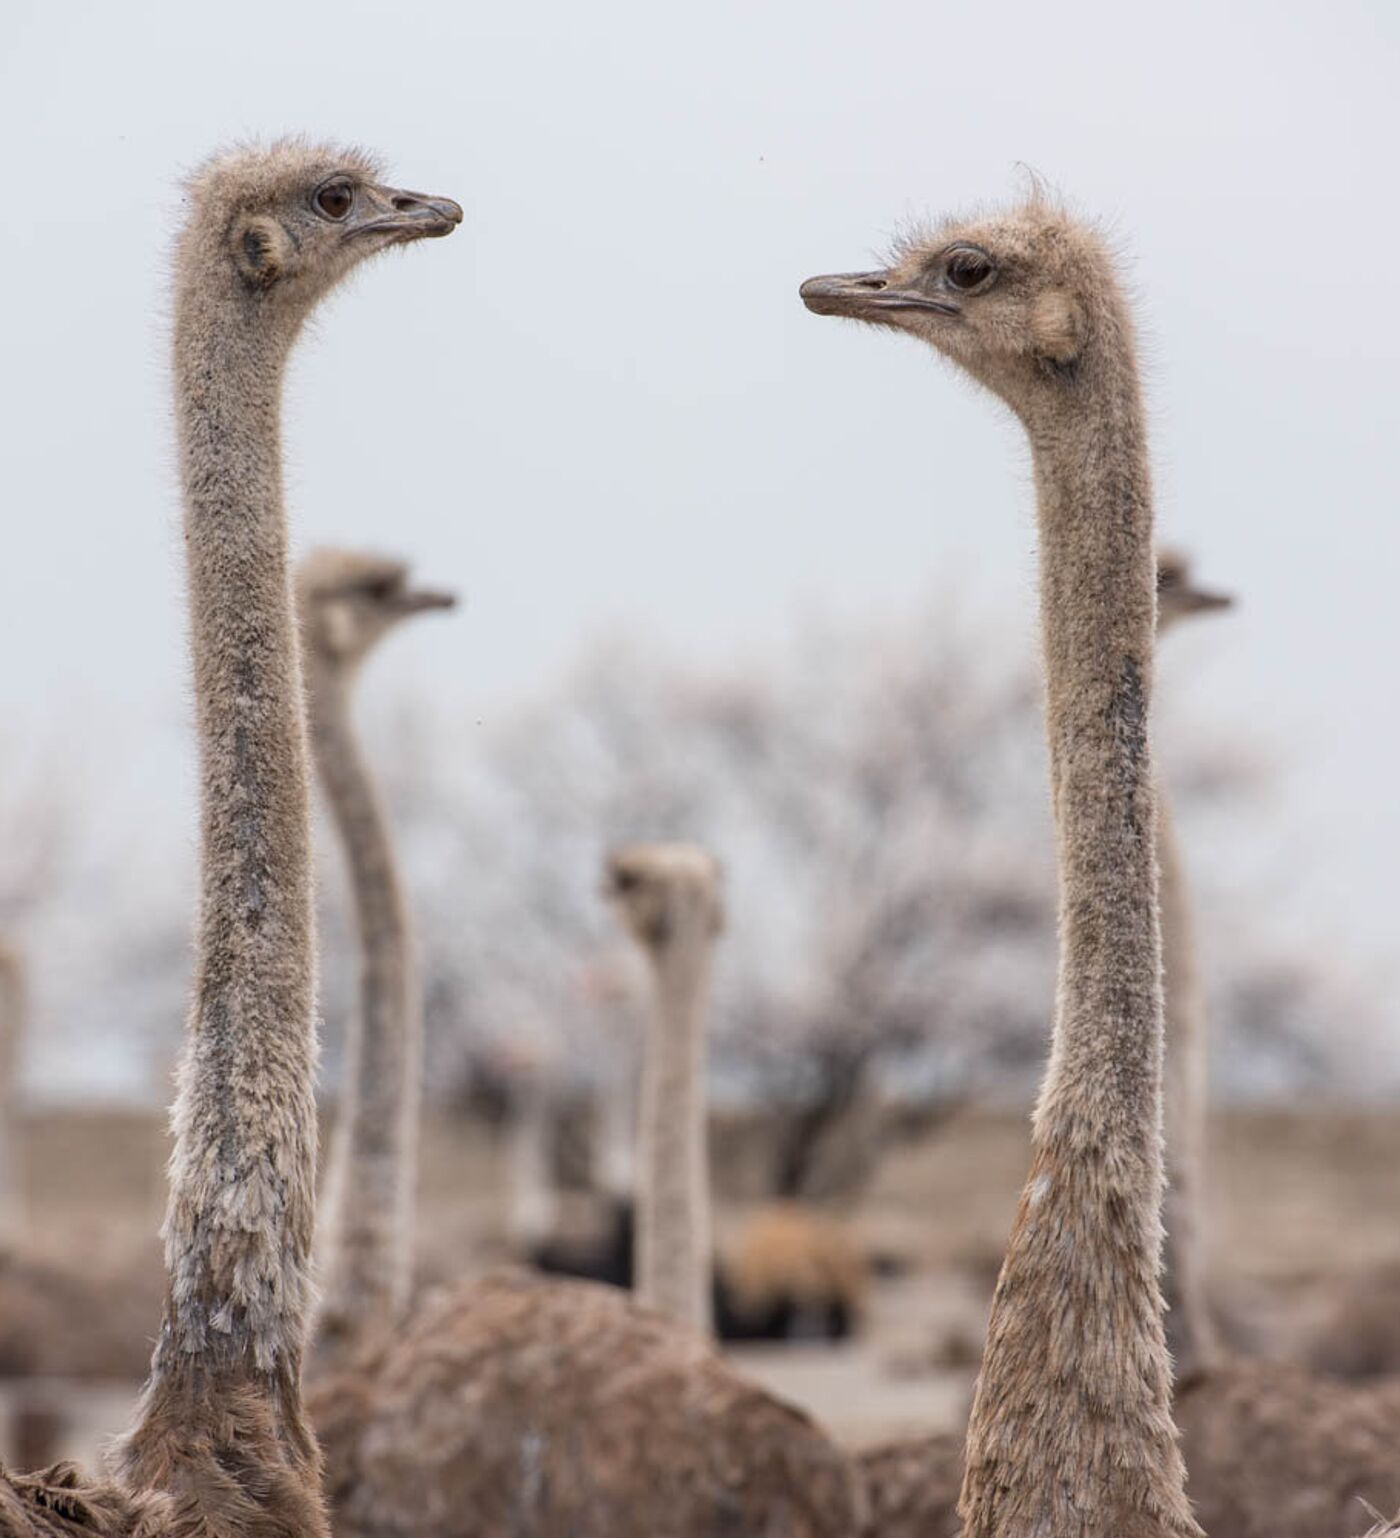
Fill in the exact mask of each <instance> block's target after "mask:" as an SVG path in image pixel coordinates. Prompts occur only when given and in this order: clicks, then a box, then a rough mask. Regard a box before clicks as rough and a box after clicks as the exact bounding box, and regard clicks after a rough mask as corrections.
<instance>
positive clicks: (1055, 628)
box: [960, 314, 1196, 1538]
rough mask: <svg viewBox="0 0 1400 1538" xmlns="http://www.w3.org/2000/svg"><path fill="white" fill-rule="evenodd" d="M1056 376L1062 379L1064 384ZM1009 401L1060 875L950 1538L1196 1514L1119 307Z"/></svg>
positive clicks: (1131, 394) (1145, 629) (1150, 622)
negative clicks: (1028, 546)
mask: <svg viewBox="0 0 1400 1538" xmlns="http://www.w3.org/2000/svg"><path fill="white" fill-rule="evenodd" d="M1067 388H1069V387H1067ZM1072 388H1073V390H1074V393H1075V397H1076V398H1075V399H1073V400H1064V401H1063V402H1061V401H1056V402H1055V404H1054V406H1053V407H1052V409H1051V412H1050V413H1049V415H1048V416H1047V417H1044V418H1041V419H1039V420H1037V419H1035V418H1034V417H1033V415H1031V414H1028V427H1029V429H1030V436H1031V442H1032V447H1033V451H1034V458H1035V476H1036V488H1037V502H1038V521H1039V528H1040V551H1041V556H1040V559H1041V624H1042V637H1043V643H1044V654H1045V676H1046V719H1047V729H1048V736H1049V746H1050V766H1051V787H1052V797H1053V806H1054V813H1055V821H1056V831H1057V852H1058V864H1059V879H1060V974H1059V987H1058V997H1057V1006H1056V1015H1055V1027H1054V1036H1053V1045H1052V1049H1051V1055H1050V1063H1049V1067H1048V1070H1047V1074H1046V1079H1045V1083H1044V1086H1043V1088H1042V1091H1041V1095H1040V1101H1039V1104H1038V1106H1037V1108H1036V1115H1035V1122H1034V1135H1033V1154H1032V1163H1031V1171H1030V1177H1029V1181H1028V1183H1027V1186H1026V1189H1025V1192H1024V1193H1023V1195H1022V1198H1021V1203H1020V1208H1019V1211H1018V1213H1017V1218H1016V1223H1015V1226H1014V1228H1013V1230H1012V1235H1011V1240H1010V1244H1009V1247H1008V1251H1007V1256H1006V1262H1005V1264H1004V1266H1003V1268H1002V1274H1001V1278H1000V1280H999V1282H998V1285H997V1292H996V1299H995V1302H994V1304H993V1309H992V1317H991V1321H990V1324H989V1327H988V1339H987V1347H986V1353H985V1356H984V1358H983V1365H982V1374H981V1377H980V1379H979V1382H978V1389H977V1395H976V1399H975V1402H974V1405H973V1411H972V1418H971V1422H970V1424H969V1428H968V1442H967V1476H966V1483H965V1485H964V1489H963V1497H962V1502H961V1505H960V1509H961V1511H962V1514H963V1517H964V1532H965V1534H966V1538H993V1535H995V1538H1029V1535H1030V1534H1032V1533H1041V1532H1044V1533H1057V1534H1058V1533H1065V1532H1070V1531H1073V1532H1075V1533H1077V1534H1079V1535H1081V1538H1110V1535H1112V1538H1147V1535H1149V1534H1151V1535H1161V1534H1167V1533H1172V1534H1188V1533H1194V1532H1195V1531H1196V1529H1195V1525H1194V1523H1193V1521H1192V1519H1191V1516H1190V1512H1189V1508H1188V1507H1187V1505H1186V1501H1185V1496H1184V1492H1183V1483H1184V1474H1183V1470H1182V1466H1181V1460H1180V1455H1179V1453H1178V1451H1177V1447H1176V1442H1175V1437H1174V1433H1173V1429H1172V1425H1171V1419H1170V1413H1169V1408H1168V1406H1169V1396H1170V1372H1169V1363H1168V1359H1167V1354H1166V1348H1165V1344H1164V1341H1163V1335H1162V1321H1161V1300H1160V1293H1159V1289H1158V1266H1159V1259H1160V1247H1161V1226H1160V1206H1161V1195H1162V1156H1161V1059H1162V1004H1161V990H1160V984H1159V964H1160V941H1159V935H1158V918H1157V873H1156V861H1155V854H1154V812H1153V794H1152V772H1151V763H1150V754H1149V749H1148V736H1147V720H1148V702H1149V697H1150V688H1151V670H1152V656H1153V643H1154V625H1155V617H1156V606H1155V598H1154V593H1155V563H1154V555H1153V549H1152V506H1151V491H1150V485H1149V475H1148V465H1147V454H1146V442H1145V434H1144V429H1143V421H1142V409H1141V403H1140V400H1139V396H1138V387H1137V380H1136V374H1135V369H1134V364H1133V358H1132V347H1131V342H1130V340H1129V336H1128V330H1127V319H1126V316H1123V315H1121V314H1118V315H1109V316H1108V317H1106V319H1105V324H1104V326H1103V328H1102V330H1101V340H1100V352H1099V355H1098V356H1097V357H1088V358H1086V359H1085V360H1083V363H1082V364H1081V373H1080V376H1079V378H1078V379H1077V380H1076V381H1075V383H1074V385H1073V387H1072Z"/></svg>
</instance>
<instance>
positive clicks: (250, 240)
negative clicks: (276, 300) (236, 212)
mask: <svg viewBox="0 0 1400 1538" xmlns="http://www.w3.org/2000/svg"><path fill="white" fill-rule="evenodd" d="M291 251H292V244H291V241H290V240H288V238H287V232H286V231H285V230H284V229H283V228H282V226H281V225H280V224H278V223H277V221H276V220H275V219H266V218H253V219H244V220H242V221H241V222H240V223H239V224H238V225H237V226H236V227H235V229H234V232H233V259H234V262H235V263H236V264H237V267H238V270H239V271H240V272H241V273H242V274H243V276H244V277H245V278H246V279H247V280H248V281H249V282H250V283H254V284H256V285H257V286H258V287H259V288H271V287H272V285H273V284H274V283H276V282H277V280H278V279H279V278H280V277H281V276H282V273H283V271H284V270H285V268H286V265H287V261H288V259H289V257H290V256H291Z"/></svg>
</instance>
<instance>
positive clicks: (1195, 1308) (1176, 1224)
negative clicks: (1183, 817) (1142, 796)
mask: <svg viewBox="0 0 1400 1538" xmlns="http://www.w3.org/2000/svg"><path fill="white" fill-rule="evenodd" d="M1157 864H1158V868H1159V869H1160V871H1161V886H1162V891H1161V907H1162V982H1163V987H1164V989H1165V992H1166V1067H1165V1075H1164V1083H1163V1091H1164V1094H1163V1110H1164V1122H1165V1131H1166V1157H1167V1171H1166V1173H1167V1186H1166V1196H1165V1198H1164V1201H1163V1217H1164V1227H1165V1229H1166V1237H1165V1239H1164V1241H1163V1248H1162V1262H1163V1263H1162V1290H1163V1292H1164V1294H1165V1297H1166V1304H1167V1346H1168V1348H1169V1349H1170V1351H1171V1356H1172V1362H1173V1365H1174V1366H1175V1369H1176V1378H1177V1382H1178V1383H1183V1382H1185V1381H1187V1380H1188V1379H1190V1378H1191V1377H1193V1376H1195V1375H1196V1374H1197V1373H1199V1372H1201V1371H1203V1370H1204V1369H1206V1368H1208V1367H1210V1366H1212V1365H1213V1364H1214V1362H1215V1361H1216V1359H1217V1358H1218V1355H1219V1341H1218V1339H1217V1337H1216V1332H1215V1325H1214V1322H1213V1321H1212V1319H1211V1317H1210V1305H1209V1301H1208V1299H1207V1296H1206V1287H1205V1258H1204V1246H1203V1243H1202V1233H1201V1228H1202V1223H1203V1219H1204V1213H1203V1210H1202V1207H1203V1202H1204V1194H1205V1193H1204V1182H1203V1180H1202V1168H1203V1165H1204V1161H1205V1142H1206V1105H1207V1102H1208V1098H1209V1090H1208V1084H1209V1063H1208V1060H1207V1027H1206V1008H1205V998H1204V996H1203V993H1202V988H1201V977H1200V969H1199V967H1198V965H1197V960H1196V935H1195V925H1194V923H1193V921H1192V916H1191V898H1190V893H1189V891H1188V889H1187V886H1186V876H1185V871H1184V870H1183V867H1182V863H1181V850H1180V847H1179V845H1178V844H1177V839H1176V828H1175V825H1174V823H1173V821H1172V817H1171V807H1170V804H1169V802H1168V800H1167V798H1166V795H1165V794H1164V792H1163V789H1162V784H1161V781H1160V780H1159V781H1158V785H1157Z"/></svg>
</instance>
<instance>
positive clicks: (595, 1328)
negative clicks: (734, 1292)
mask: <svg viewBox="0 0 1400 1538" xmlns="http://www.w3.org/2000/svg"><path fill="white" fill-rule="evenodd" d="M311 1409H312V1413H313V1415H314V1416H315V1417H316V1421H317V1425H318V1427H319V1428H320V1431H321V1435H322V1437H323V1439H324V1445H325V1451H326V1492H327V1495H328V1497H329V1499H330V1501H331V1504H332V1507H333V1509H334V1511H335V1530H336V1533H337V1534H338V1535H339V1538H371V1535H373V1538H392V1535H394V1534H403V1535H405V1538H407V1535H409V1534H416V1535H423V1538H445V1535H449V1534H450V1535H452V1538H507V1535H509V1538H634V1535H635V1538H712V1535H719V1534H729V1533H732V1534H735V1535H736V1538H737V1535H740V1534H742V1535H744V1538H850V1535H852V1534H854V1533H856V1532H857V1531H858V1530H859V1522H860V1507H859V1504H858V1493H857V1487H856V1482H855V1479H854V1477H853V1474H852V1471H851V1468H850V1464H849V1462H848V1460H847V1459H846V1458H845V1456H844V1455H842V1454H841V1453H839V1452H837V1451H836V1449H835V1448H833V1446H832V1445H831V1443H830V1441H829V1440H828V1438H827V1437H826V1436H825V1435H824V1434H823V1433H822V1432H821V1431H819V1430H818V1429H817V1428H816V1427H815V1426H814V1425H812V1423H811V1422H810V1421H809V1420H808V1419H807V1418H806V1417H805V1416H804V1415H803V1414H802V1413H801V1412H800V1411H798V1410H796V1409H793V1408H790V1407H789V1406H787V1405H785V1404H783V1403H781V1402H780V1401H778V1400H776V1399H774V1398H773V1397H772V1396H771V1395H769V1394H767V1393H764V1392H763V1391H762V1390H760V1389H757V1388H755V1387H754V1386H753V1385H751V1384H749V1383H748V1382H746V1381H745V1380H744V1379H743V1378H742V1377H741V1376H740V1375H739V1374H738V1373H736V1372H734V1371H733V1370H732V1369H731V1368H730V1367H728V1366H727V1365H726V1364H725V1363H724V1362H723V1361H721V1360H720V1358H719V1356H718V1355H717V1354H716V1353H715V1352H714V1350H713V1349H712V1348H711V1347H710V1346H709V1345H708V1344H707V1343H706V1342H705V1341H704V1340H703V1339H702V1338H701V1337H700V1336H698V1335H697V1334H695V1333H694V1332H693V1331H691V1330H689V1329H687V1328H685V1327H684V1326H682V1325H679V1324H675V1323H672V1322H671V1321H670V1320H668V1319H666V1318H664V1317H663V1316H662V1315H660V1314H658V1313H655V1312H653V1311H652V1310H650V1309H646V1308H642V1307H640V1306H639V1305H637V1304H635V1303H633V1302H632V1301H631V1300H630V1299H629V1298H627V1297H626V1296H625V1295H624V1294H622V1293H621V1292H619V1291H618V1290H617V1289H615V1288H611V1287H605V1286H600V1285H596V1284H593V1283H589V1282H557V1281H550V1280H545V1279H541V1278H536V1277H530V1276H525V1275H517V1274H513V1273H512V1274H509V1275H501V1276H493V1277H488V1278H486V1279H485V1280H483V1281H481V1282H478V1283H475V1284H472V1285H469V1286H466V1287H462V1288H458V1289H453V1290H451V1291H448V1292H444V1293H441V1294H439V1295H438V1296H437V1297H435V1298H433V1299H430V1300H429V1301H428V1302H427V1303H426V1304H425V1306H424V1307H423V1308H422V1309H421V1310H420V1311H419V1312H418V1314H417V1315H416V1317H415V1318H414V1320H413V1321H412V1322H411V1323H410V1324H409V1326H408V1327H407V1328H406V1329H405V1330H404V1332H403V1333H402V1335H401V1336H399V1337H398V1338H396V1339H394V1340H392V1341H391V1342H390V1343H388V1344H387V1345H386V1346H385V1347H384V1348H383V1349H382V1350H381V1352H380V1353H379V1354H378V1355H377V1357H376V1358H374V1359H373V1360H372V1361H371V1362H369V1363H367V1364H366V1366H365V1367H364V1368H363V1369H362V1370H361V1371H360V1372H358V1373H355V1374H353V1375H350V1376H349V1377H348V1378H346V1379H342V1380H337V1379H335V1378H331V1379H329V1380H327V1381H326V1382H325V1383H324V1384H322V1385H320V1386H318V1388H317V1389H316V1390H315V1391H314V1392H313V1393H312V1396H311Z"/></svg>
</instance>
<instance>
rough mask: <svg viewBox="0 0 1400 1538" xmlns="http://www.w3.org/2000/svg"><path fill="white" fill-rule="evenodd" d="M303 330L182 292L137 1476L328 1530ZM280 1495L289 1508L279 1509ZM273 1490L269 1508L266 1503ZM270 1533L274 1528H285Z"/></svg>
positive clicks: (129, 1448)
mask: <svg viewBox="0 0 1400 1538" xmlns="http://www.w3.org/2000/svg"><path fill="white" fill-rule="evenodd" d="M293 336H294V328H293V327H287V328H283V329H281V330H280V331H279V330H277V329H276V328H271V327H269V326H268V325H267V323H266V321H265V320H262V319H261V318H260V316H259V314H258V312H257V310H256V308H255V306H254V305H253V304H252V303H250V302H246V301H245V302H242V303H240V302H238V301H236V300H233V299H232V298H229V299H226V300H224V301H222V302H214V301H210V300H208V299H206V298H204V297H203V296H202V294H201V291H200V289H199V287H198V285H197V284H195V283H192V282H191V281H190V280H189V279H188V278H184V279H182V281H181V284H180V286H179V288H178V290H177V294H176V310H175V376H176V396H177V430H178V438H179V460H180V470H181V478H182V481H183V487H184V501H185V547H186V556H187V560H188V587H189V602H190V609H191V645H192V651H193V661H194V685H195V703H196V719H197V733H198V740H199V759H200V875H199V909H198V920H197V932H196V940H195V968H194V984H193V1000H192V1004H191V1010H190V1016H189V1020H188V1026H187V1033H186V1043H185V1049H184V1054H183V1057H182V1060H181V1064H180V1069H179V1073H178V1083H177V1092H176V1099H175V1108H174V1113H173V1132H174V1151H173V1154H172V1157H171V1161H170V1196H169V1205H168V1207H167V1210H166V1218H165V1225H164V1230H163V1232H164V1238H165V1255H166V1267H167V1273H168V1276H167V1292H166V1300H165V1308H164V1318H163V1321H162V1325H161V1331H160V1337H159V1340H158V1341H157V1344H156V1347H155V1353H154V1356H153V1359H152V1364H151V1376H150V1379H149V1380H148V1383H147V1386H146V1390H145V1394H144V1397H143V1400H142V1402H141V1405H140V1407H139V1410H138V1417H137V1423H136V1427H135V1429H134V1430H133V1431H132V1432H131V1433H130V1435H129V1436H128V1437H127V1438H126V1440H125V1442H124V1443H123V1444H122V1446H121V1447H120V1449H119V1450H118V1463H119V1467H120V1469H121V1471H122V1474H123V1476H124V1478H125V1479H126V1480H127V1481H128V1482H129V1483H130V1484H133V1485H135V1486H138V1487H145V1488H155V1489H167V1490H174V1491H175V1492H176V1493H178V1494H183V1495H189V1496H192V1498H194V1499H195V1500H196V1501H197V1502H202V1501H203V1499H204V1495H203V1494H202V1493H201V1492H202V1491H204V1489H205V1482H206V1481H207V1480H208V1479H209V1478H210V1477H211V1475H210V1461H211V1457H212V1459H213V1460H214V1461H215V1462H217V1463H218V1465H219V1467H220V1468H222V1469H223V1470H224V1474H223V1476H221V1477H223V1478H225V1480H226V1481H238V1482H239V1483H240V1484H242V1483H243V1480H242V1475H243V1474H244V1473H246V1472H247V1471H248V1470H249V1469H250V1467H251V1468H254V1469H256V1474H255V1475H252V1474H250V1475H249V1477H248V1479H247V1485H246V1488H247V1490H248V1491H249V1492H250V1494H249V1496H248V1498H249V1499H250V1500H251V1501H255V1502H257V1504H258V1507H259V1509H268V1510H272V1509H278V1510H281V1511H283V1512H285V1511H287V1510H294V1511H295V1510H297V1509H298V1504H300V1515H299V1516H298V1517H297V1518H296V1521H297V1523H298V1525H300V1526H301V1527H302V1528H303V1529H304V1530H305V1531H306V1532H310V1533H317V1532H324V1531H325V1522H324V1516H323V1514H322V1512H321V1508H320V1505H319V1497H318V1495H317V1493H316V1492H317V1489H318V1480H317V1473H318V1470H319V1454H318V1453H317V1450H316V1447H315V1443H314V1441H313V1439H312V1437H311V1435H310V1432H309V1430H308V1428H307V1426H306V1423H305V1421H304V1420H303V1418H302V1411H301V1393H300V1374H301V1357H302V1347H303V1342H304V1339H305V1330H306V1315H307V1308H308V1304H309V1300H310V1275H309V1267H310V1250H311V1236H312V1224H313V1220H314V1210H315V1171H316V1115H315V1105H314V1102H313V1099H312V1075H313V1069H314V1062H315V1055H316V1039H315V1028H314V1016H313V1011H314V993H315V976H314V939H315V937H314V932H313V923H312V902H311V895H312V894H311V871H310V828H309V820H308V787H307V765H306V740H305V725H304V721H303V708H302V679H301V667H300V661H299V648H298V645H297V637H296V630H295V622H294V618H293V603H292V595H291V590H290V585H289V580H288V571H287V534H286V526H285V520H284V516H283V510H282V485H281V453H280V443H279V413H280V396H281V384H282V373H283V366H284V362H285V358H286V355H287V350H288V348H289V346H290V344H291V341H292V339H293ZM283 1486H285V1488H283ZM252 1492H255V1493H252ZM269 1530H270V1529H269Z"/></svg>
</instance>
